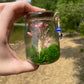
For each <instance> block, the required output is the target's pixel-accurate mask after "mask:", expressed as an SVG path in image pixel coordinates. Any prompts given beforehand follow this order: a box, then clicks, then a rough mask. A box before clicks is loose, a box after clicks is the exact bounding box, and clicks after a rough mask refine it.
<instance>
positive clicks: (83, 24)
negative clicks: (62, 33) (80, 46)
mask: <svg viewBox="0 0 84 84" xmlns="http://www.w3.org/2000/svg"><path fill="white" fill-rule="evenodd" d="M79 32H80V33H81V35H84V21H83V22H82V23H81V28H80V30H79Z"/></svg>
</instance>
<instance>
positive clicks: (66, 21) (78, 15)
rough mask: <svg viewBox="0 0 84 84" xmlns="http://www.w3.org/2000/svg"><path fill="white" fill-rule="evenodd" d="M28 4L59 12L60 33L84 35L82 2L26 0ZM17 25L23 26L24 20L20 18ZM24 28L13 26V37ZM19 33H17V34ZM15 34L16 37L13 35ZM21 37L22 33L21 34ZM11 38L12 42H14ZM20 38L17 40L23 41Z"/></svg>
mask: <svg viewBox="0 0 84 84" xmlns="http://www.w3.org/2000/svg"><path fill="white" fill-rule="evenodd" d="M13 1H19V0H0V2H3V3H4V2H13ZM27 1H28V2H29V3H30V4H32V5H34V6H38V7H41V8H45V9H46V10H53V12H54V13H55V12H59V18H60V25H61V28H62V32H69V33H73V32H77V33H79V34H80V35H84V0H27ZM17 23H20V24H24V23H25V22H24V18H21V19H20V20H19V21H18V22H17ZM24 27H25V26H22V25H21V26H15V27H14V33H13V37H16V35H18V34H17V33H20V32H21V33H22V32H24ZM18 31H19V32H18ZM14 34H16V35H14ZM21 35H23V33H22V34H21ZM13 37H12V40H13V41H14V39H13ZM23 37H24V36H20V37H19V39H20V40H21V39H23ZM10 42H12V41H10Z"/></svg>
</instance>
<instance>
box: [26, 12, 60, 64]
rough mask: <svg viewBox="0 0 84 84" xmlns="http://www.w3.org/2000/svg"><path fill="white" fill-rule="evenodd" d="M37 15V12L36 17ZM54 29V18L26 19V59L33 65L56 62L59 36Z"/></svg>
mask: <svg viewBox="0 0 84 84" xmlns="http://www.w3.org/2000/svg"><path fill="white" fill-rule="evenodd" d="M32 14H33V13H32ZM34 14H35V13H34ZM39 14H40V13H39V12H38V13H37V15H39ZM30 15H31V14H30ZM31 16H32V15H31ZM28 17H29V16H28ZM55 27H56V24H55V22H54V18H53V16H49V14H48V15H43V16H37V17H35V15H34V17H31V19H29V18H27V17H26V28H25V47H26V57H27V58H28V59H30V60H31V61H32V62H33V63H35V64H38V65H42V64H50V63H53V62H55V61H57V60H58V58H59V56H60V46H59V36H58V33H57V31H56V28H55Z"/></svg>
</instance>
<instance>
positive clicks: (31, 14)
mask: <svg viewBox="0 0 84 84" xmlns="http://www.w3.org/2000/svg"><path fill="white" fill-rule="evenodd" d="M53 15H54V13H53V11H36V12H29V13H28V14H27V17H28V18H33V17H44V16H45V17H53Z"/></svg>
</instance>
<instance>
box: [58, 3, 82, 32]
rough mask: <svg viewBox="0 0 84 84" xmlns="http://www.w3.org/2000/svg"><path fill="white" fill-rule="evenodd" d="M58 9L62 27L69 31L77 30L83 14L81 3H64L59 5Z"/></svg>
mask: <svg viewBox="0 0 84 84" xmlns="http://www.w3.org/2000/svg"><path fill="white" fill-rule="evenodd" d="M58 11H59V12H60V13H59V14H60V22H61V27H62V28H63V29H64V30H65V31H66V30H67V31H69V32H72V31H75V30H77V28H78V26H79V23H80V18H81V16H82V14H83V12H82V7H80V4H74V3H73V2H70V3H68V4H65V3H63V4H61V6H60V5H59V6H58Z"/></svg>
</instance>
